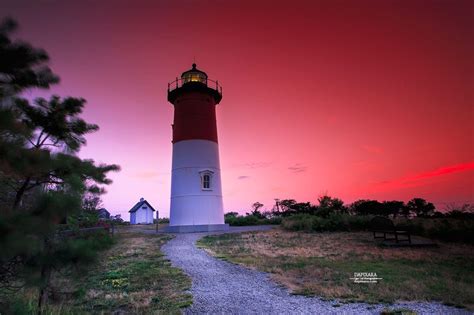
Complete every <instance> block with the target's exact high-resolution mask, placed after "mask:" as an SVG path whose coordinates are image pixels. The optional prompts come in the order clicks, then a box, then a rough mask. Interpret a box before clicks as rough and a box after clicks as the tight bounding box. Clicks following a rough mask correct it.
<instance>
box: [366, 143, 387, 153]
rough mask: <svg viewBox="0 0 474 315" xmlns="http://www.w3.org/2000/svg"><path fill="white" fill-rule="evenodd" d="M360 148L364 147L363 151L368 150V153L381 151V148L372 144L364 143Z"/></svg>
mask: <svg viewBox="0 0 474 315" xmlns="http://www.w3.org/2000/svg"><path fill="white" fill-rule="evenodd" d="M361 148H362V149H364V150H365V151H367V152H369V153H374V154H381V153H383V149H382V148H380V147H377V146H373V145H367V144H364V145H362V146H361Z"/></svg>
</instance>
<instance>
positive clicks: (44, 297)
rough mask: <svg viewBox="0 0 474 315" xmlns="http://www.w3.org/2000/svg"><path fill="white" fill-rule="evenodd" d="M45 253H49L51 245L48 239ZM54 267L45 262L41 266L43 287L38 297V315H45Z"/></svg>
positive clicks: (45, 242)
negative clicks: (44, 309)
mask: <svg viewBox="0 0 474 315" xmlns="http://www.w3.org/2000/svg"><path fill="white" fill-rule="evenodd" d="M44 245H45V252H46V253H48V252H49V249H50V244H49V240H48V238H46V239H45V240H44ZM51 271H52V266H51V265H50V264H49V263H45V262H43V266H41V280H40V281H41V286H40V288H39V289H40V291H39V295H38V315H41V314H43V308H44V306H45V305H46V303H47V301H48V290H49V283H50V279H51Z"/></svg>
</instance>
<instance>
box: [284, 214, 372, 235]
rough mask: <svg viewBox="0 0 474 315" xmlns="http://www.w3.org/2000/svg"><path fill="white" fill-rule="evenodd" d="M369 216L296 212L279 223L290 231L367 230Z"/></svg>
mask: <svg viewBox="0 0 474 315" xmlns="http://www.w3.org/2000/svg"><path fill="white" fill-rule="evenodd" d="M371 219H372V217H371V216H351V215H348V214H330V215H328V216H327V217H325V218H323V217H319V216H314V215H308V214H297V215H294V216H291V217H287V218H284V219H283V221H282V223H281V225H282V227H283V228H284V229H286V230H290V231H307V232H325V231H359V230H368V229H369V224H370V220H371Z"/></svg>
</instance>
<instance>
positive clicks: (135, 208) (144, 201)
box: [128, 200, 155, 212]
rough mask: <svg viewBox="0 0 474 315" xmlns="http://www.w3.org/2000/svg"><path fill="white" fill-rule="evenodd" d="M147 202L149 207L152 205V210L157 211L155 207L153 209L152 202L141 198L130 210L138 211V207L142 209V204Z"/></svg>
mask: <svg viewBox="0 0 474 315" xmlns="http://www.w3.org/2000/svg"><path fill="white" fill-rule="evenodd" d="M145 203H146V204H147V205H148V207H150V209H151V210H153V211H155V209H153V207H152V206H151V204H150V203H149V202H148V201H146V200H140V201H139V202H137V204H136V205H134V206H133V208H132V209H130V210H129V211H128V212H136V211H137V210H138V209H140V208H141V206H142V205H143V204H145Z"/></svg>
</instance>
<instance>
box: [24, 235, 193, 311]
mask: <svg viewBox="0 0 474 315" xmlns="http://www.w3.org/2000/svg"><path fill="white" fill-rule="evenodd" d="M116 238H117V240H116V242H115V244H114V245H113V247H112V248H111V249H109V250H107V251H106V252H104V253H103V254H102V255H101V258H100V259H99V261H97V263H96V264H94V265H93V266H89V267H88V268H87V269H86V270H83V271H82V272H81V273H80V274H79V275H78V274H77V272H67V271H66V272H62V273H61V274H59V273H56V274H55V277H54V282H53V284H54V287H55V288H56V290H55V293H54V294H53V295H52V296H51V297H50V299H49V305H48V310H47V313H49V314H88V313H107V314H111V313H120V314H122V313H125V314H149V313H166V314H170V313H171V314H180V313H181V308H183V307H186V306H189V305H191V303H192V296H191V295H190V294H188V293H187V292H186V291H187V290H188V289H189V288H190V286H191V281H190V279H189V277H188V276H186V275H185V274H184V273H183V272H182V271H181V270H180V269H178V268H175V267H172V266H171V264H170V262H169V261H168V260H166V259H165V258H164V256H163V254H162V253H161V251H160V248H161V246H162V245H163V244H165V243H166V242H167V241H168V240H170V239H171V237H170V236H166V235H153V234H151V235H146V234H138V233H134V232H133V229H123V230H119V233H118V235H117V236H116ZM34 296H36V295H35V292H32V291H28V290H24V291H22V292H19V293H18V298H17V299H16V302H15V303H18V310H19V313H34V312H35V311H34V310H35V307H34V306H33V305H35V303H36V301H35V300H33V297H34ZM25 300H26V301H27V302H26V305H25ZM28 300H29V301H28Z"/></svg>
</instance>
